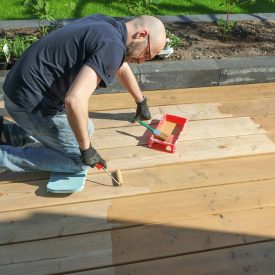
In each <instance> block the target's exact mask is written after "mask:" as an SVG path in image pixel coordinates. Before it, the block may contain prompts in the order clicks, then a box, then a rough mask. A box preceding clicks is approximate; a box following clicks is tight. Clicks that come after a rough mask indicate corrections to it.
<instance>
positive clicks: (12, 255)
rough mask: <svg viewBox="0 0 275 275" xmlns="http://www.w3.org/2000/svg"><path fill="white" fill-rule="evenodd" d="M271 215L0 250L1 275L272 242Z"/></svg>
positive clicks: (239, 215) (216, 218)
mask: <svg viewBox="0 0 275 275" xmlns="http://www.w3.org/2000/svg"><path fill="white" fill-rule="evenodd" d="M254 215H255V218H257V221H258V222H257V223H255V219H254V217H253V216H254ZM273 216H274V209H269V208H267V209H265V208H264V209H260V210H259V209H251V210H247V209H246V210H244V211H238V212H234V213H228V214H225V215H224V216H223V213H220V214H219V215H207V216H204V217H200V218H195V219H194V220H193V219H190V220H186V219H184V220H183V219H182V217H178V218H177V220H176V222H175V224H174V223H173V221H171V222H169V223H165V224H153V225H145V226H138V227H131V228H125V229H118V230H113V231H104V232H98V233H93V234H83V235H76V236H70V237H60V238H57V239H49V240H41V241H35V242H27V243H20V244H14V245H10V246H2V248H4V249H2V250H1V251H0V267H1V270H2V271H3V272H4V274H6V273H7V272H9V271H13V272H15V271H16V270H17V272H19V271H21V270H26V271H27V270H28V274H35V273H34V272H33V271H34V270H38V268H39V270H40V272H41V273H42V274H44V273H54V272H56V273H57V272H60V273H61V272H67V271H73V270H81V269H87V268H99V267H101V266H106V265H113V264H125V263H130V262H136V261H143V260H146V259H157V258H160V257H167V256H170V255H179V254H187V253H198V252H199V251H206V250H209V249H217V248H223V247H227V246H233V245H234V246H236V245H242V244H246V243H249V242H259V241H265V240H270V239H271V238H274V237H275V233H274V230H273V228H274V226H275V221H274V219H273V218H272V217H273ZM230 219H236V220H241V221H242V222H241V223H238V222H230ZM213 229H214V230H213ZM133 248H134V249H133ZM46 271H47V272H46Z"/></svg>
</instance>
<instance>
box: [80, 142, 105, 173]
mask: <svg viewBox="0 0 275 275" xmlns="http://www.w3.org/2000/svg"><path fill="white" fill-rule="evenodd" d="M80 152H81V160H82V162H83V164H85V165H87V166H90V167H92V168H94V167H95V166H96V165H97V164H100V165H102V166H103V167H104V168H107V163H106V161H105V160H104V159H103V158H102V157H101V156H100V155H99V154H98V152H97V151H96V150H95V149H94V148H93V147H92V145H91V144H90V147H89V148H88V149H86V150H81V149H80Z"/></svg>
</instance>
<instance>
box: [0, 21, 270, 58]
mask: <svg viewBox="0 0 275 275" xmlns="http://www.w3.org/2000/svg"><path fill="white" fill-rule="evenodd" d="M165 25H166V27H167V29H168V30H169V31H170V32H172V33H173V34H175V35H177V36H178V37H179V38H180V39H181V41H182V42H181V45H179V46H178V47H176V48H174V54H172V55H171V56H170V57H169V58H168V59H166V60H190V59H209V58H215V59H221V58H227V57H255V56H271V55H275V46H274V45H275V21H274V20H273V21H241V22H238V23H237V25H236V27H235V29H234V31H233V32H232V33H230V34H228V35H227V36H225V35H223V34H222V33H221V31H220V29H219V27H218V25H217V24H216V23H209V22H196V23H165ZM15 35H19V36H24V35H33V36H36V37H39V36H40V35H41V33H39V31H38V30H37V29H36V28H22V29H0V36H1V37H4V36H6V37H14V36H15ZM156 60H158V58H156Z"/></svg>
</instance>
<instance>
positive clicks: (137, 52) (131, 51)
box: [125, 35, 152, 64]
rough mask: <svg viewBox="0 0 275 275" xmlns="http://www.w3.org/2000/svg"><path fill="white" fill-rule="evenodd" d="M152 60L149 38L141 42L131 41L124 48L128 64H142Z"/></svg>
mask: <svg viewBox="0 0 275 275" xmlns="http://www.w3.org/2000/svg"><path fill="white" fill-rule="evenodd" d="M150 59H152V54H151V44H150V36H149V35H148V36H147V40H145V41H143V42H134V41H132V42H131V44H130V45H128V46H127V48H126V59H125V61H127V62H129V63H138V64H141V63H144V62H145V61H146V60H150Z"/></svg>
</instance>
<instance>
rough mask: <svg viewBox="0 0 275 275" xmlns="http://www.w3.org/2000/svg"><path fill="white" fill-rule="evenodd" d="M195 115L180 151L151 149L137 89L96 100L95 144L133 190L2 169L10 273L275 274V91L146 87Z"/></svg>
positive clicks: (2, 256)
mask: <svg viewBox="0 0 275 275" xmlns="http://www.w3.org/2000/svg"><path fill="white" fill-rule="evenodd" d="M145 94H146V95H147V97H148V99H149V104H150V106H151V111H152V114H153V118H154V119H159V118H160V117H161V116H162V115H163V114H165V113H171V114H175V115H180V116H184V117H187V118H188V120H189V121H188V124H187V126H186V129H185V131H184V132H183V133H182V135H181V137H180V142H179V143H178V145H177V151H176V153H175V154H169V153H164V152H161V151H157V150H152V149H149V148H148V147H147V146H146V139H147V136H146V135H144V133H145V129H144V128H143V127H141V126H139V125H137V124H134V125H132V124H131V123H129V122H128V120H129V119H130V118H132V117H133V115H134V104H133V101H132V99H131V97H130V96H129V95H128V94H126V93H125V94H109V95H107V94H106V95H95V96H93V97H92V100H91V104H90V109H91V111H92V112H91V117H92V118H93V121H94V124H95V127H96V132H95V135H94V137H93V140H92V142H93V145H94V147H95V148H97V149H98V151H99V152H100V153H101V155H102V156H103V157H104V158H105V159H107V160H108V165H109V169H110V170H114V169H117V168H119V169H121V171H122V177H123V180H124V185H123V187H121V188H119V187H114V186H112V182H111V180H110V178H109V177H108V175H107V174H106V173H104V172H99V171H97V170H96V169H90V171H89V175H88V178H87V181H86V185H85V189H84V191H82V192H80V193H76V194H73V195H69V196H61V195H52V194H47V192H46V183H47V180H48V177H49V174H48V173H46V172H43V173H42V172H41V173H26V174H16V173H6V174H0V212H1V213H0V243H1V246H0V274H5V275H6V274H26V275H27V274H28V275H29V274H56V273H60V274H65V273H74V274H82V275H84V274H94V275H95V274H96V275H97V274H101V275H102V274H106V275H109V274H110V275H111V274H117V275H124V274H125V275H126V274H138V275H139V274H142V275H143V274H150V275H151V274H156V275H162V274H163V275H166V274H171V275H177V274H179V275H182V274H184V275H189V274H191V275H193V274H194V275H199V274H208V275H213V274H217V275H218V274H223V275H224V274H228V275H233V274H234V275H235V274H249V275H250V274H261V275H262V274H263V275H266V274H275V260H274V258H275V240H274V237H275V219H274V217H275V84H274V83H269V84H257V85H246V86H231V87H230V86H227V87H214V88H199V89H184V90H170V91H152V92H145Z"/></svg>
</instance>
